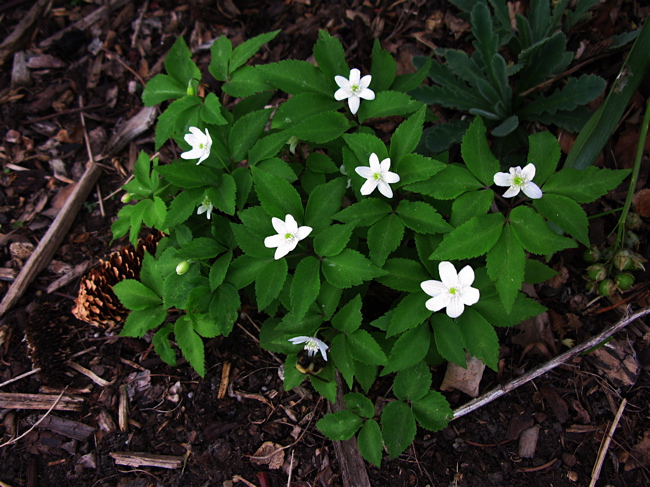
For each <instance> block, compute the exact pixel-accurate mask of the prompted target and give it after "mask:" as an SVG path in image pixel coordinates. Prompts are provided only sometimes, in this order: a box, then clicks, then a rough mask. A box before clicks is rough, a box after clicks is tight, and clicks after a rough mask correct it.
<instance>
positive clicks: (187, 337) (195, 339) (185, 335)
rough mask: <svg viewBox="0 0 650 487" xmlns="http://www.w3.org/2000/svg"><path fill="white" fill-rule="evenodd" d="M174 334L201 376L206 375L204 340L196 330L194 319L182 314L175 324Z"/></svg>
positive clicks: (186, 356)
mask: <svg viewBox="0 0 650 487" xmlns="http://www.w3.org/2000/svg"><path fill="white" fill-rule="evenodd" d="M174 336H175V337H176V342H177V343H178V346H179V348H180V349H181V352H183V355H184V356H185V358H187V361H188V362H189V363H190V365H191V366H192V367H193V368H194V370H196V372H197V373H198V374H199V375H200V376H201V377H205V350H204V349H203V340H201V337H200V336H199V335H198V334H197V333H196V332H195V331H194V328H193V327H192V320H190V319H189V318H188V317H187V316H181V317H180V318H179V319H178V320H176V324H175V325H174Z"/></svg>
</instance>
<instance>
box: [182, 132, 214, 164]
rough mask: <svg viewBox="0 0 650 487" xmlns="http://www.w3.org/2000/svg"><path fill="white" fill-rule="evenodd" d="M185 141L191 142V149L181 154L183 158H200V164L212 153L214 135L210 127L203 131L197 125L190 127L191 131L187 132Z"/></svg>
mask: <svg viewBox="0 0 650 487" xmlns="http://www.w3.org/2000/svg"><path fill="white" fill-rule="evenodd" d="M185 142H187V143H188V144H190V147H191V149H190V150H188V151H187V152H183V153H182V154H181V157H182V158H183V159H198V161H197V162H196V164H197V165H198V164H201V163H202V162H203V161H205V160H206V159H207V158H208V156H209V155H210V149H211V148H212V137H210V132H208V129H205V133H203V132H201V131H200V130H199V129H198V128H196V127H190V133H189V134H185Z"/></svg>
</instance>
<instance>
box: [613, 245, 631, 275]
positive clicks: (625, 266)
mask: <svg viewBox="0 0 650 487" xmlns="http://www.w3.org/2000/svg"><path fill="white" fill-rule="evenodd" d="M612 260H613V262H614V266H615V267H616V268H617V269H618V270H619V271H624V270H629V269H632V266H634V261H633V259H632V252H631V251H629V250H628V249H622V250H619V251H617V252H616V253H615V254H614V257H613V259H612Z"/></svg>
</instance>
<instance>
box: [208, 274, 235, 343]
mask: <svg viewBox="0 0 650 487" xmlns="http://www.w3.org/2000/svg"><path fill="white" fill-rule="evenodd" d="M239 308H241V300H240V298H239V293H238V292H237V290H236V289H235V288H234V287H233V286H232V285H231V284H228V283H224V284H222V285H221V286H219V288H217V289H216V290H215V291H214V293H213V296H212V302H211V303H210V318H212V319H213V320H215V323H216V325H217V327H218V328H219V331H220V333H221V334H222V335H224V336H228V335H230V332H231V331H232V329H233V326H234V325H235V321H236V320H237V318H238V317H239Z"/></svg>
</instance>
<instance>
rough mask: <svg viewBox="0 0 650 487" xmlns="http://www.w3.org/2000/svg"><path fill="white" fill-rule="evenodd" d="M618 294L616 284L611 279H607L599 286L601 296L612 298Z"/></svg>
mask: <svg viewBox="0 0 650 487" xmlns="http://www.w3.org/2000/svg"><path fill="white" fill-rule="evenodd" d="M615 292H616V283H615V282H614V281H612V280H611V279H605V280H604V281H601V282H600V284H599V285H598V293H599V294H600V295H601V296H605V297H610V296H613V295H614V293H615Z"/></svg>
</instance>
